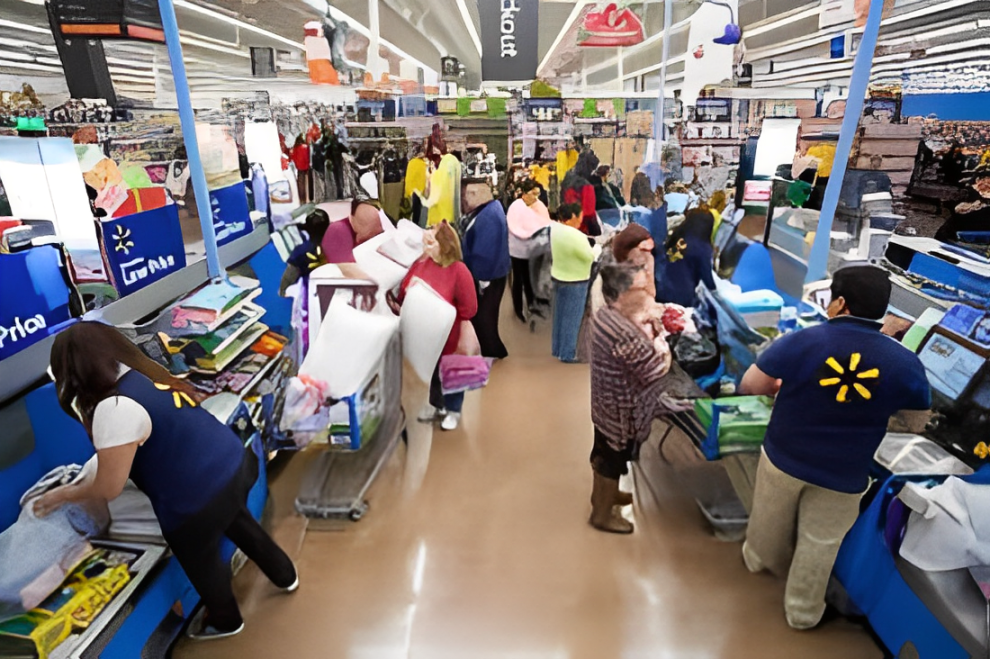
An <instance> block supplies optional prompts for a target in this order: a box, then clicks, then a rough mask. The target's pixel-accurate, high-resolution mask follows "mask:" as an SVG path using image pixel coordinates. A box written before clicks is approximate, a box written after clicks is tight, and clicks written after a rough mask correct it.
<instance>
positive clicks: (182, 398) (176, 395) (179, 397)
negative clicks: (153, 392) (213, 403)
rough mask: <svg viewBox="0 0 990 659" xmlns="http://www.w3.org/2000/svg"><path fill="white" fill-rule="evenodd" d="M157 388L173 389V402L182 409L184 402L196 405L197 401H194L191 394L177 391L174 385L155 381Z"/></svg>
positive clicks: (159, 389) (161, 389)
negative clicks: (173, 387)
mask: <svg viewBox="0 0 990 659" xmlns="http://www.w3.org/2000/svg"><path fill="white" fill-rule="evenodd" d="M154 384H155V389H157V390H158V391H171V392H172V402H173V403H174V404H175V407H176V409H180V410H181V409H182V404H183V403H186V404H188V405H189V407H196V401H194V400H193V399H192V398H191V397H190V396H189V394H187V393H185V392H184V391H175V390H173V389H172V387H170V386H168V385H167V384H160V383H158V382H155V383H154Z"/></svg>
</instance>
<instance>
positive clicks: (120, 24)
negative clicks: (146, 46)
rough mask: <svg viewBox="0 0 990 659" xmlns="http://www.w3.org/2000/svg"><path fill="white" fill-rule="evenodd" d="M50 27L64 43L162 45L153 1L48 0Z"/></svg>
mask: <svg viewBox="0 0 990 659" xmlns="http://www.w3.org/2000/svg"><path fill="white" fill-rule="evenodd" d="M47 5H48V12H49V16H50V17H51V20H52V25H54V26H56V27H57V28H58V30H59V32H60V33H61V35H62V37H63V38H65V39H72V38H80V37H85V38H87V39H139V40H141V41H153V42H155V43H165V33H164V32H163V31H162V18H161V14H159V12H158V2H157V1H156V0H123V1H121V0H49V1H48V3H47Z"/></svg>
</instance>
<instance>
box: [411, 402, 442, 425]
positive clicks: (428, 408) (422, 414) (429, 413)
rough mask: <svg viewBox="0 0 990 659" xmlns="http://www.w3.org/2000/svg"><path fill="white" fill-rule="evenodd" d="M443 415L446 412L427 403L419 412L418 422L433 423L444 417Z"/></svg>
mask: <svg viewBox="0 0 990 659" xmlns="http://www.w3.org/2000/svg"><path fill="white" fill-rule="evenodd" d="M443 415H444V410H442V409H438V408H436V407H433V406H432V405H430V404H429V403H427V404H426V405H424V406H423V408H422V409H421V410H420V411H419V414H417V415H416V420H417V421H419V422H420V423H433V422H434V421H436V420H437V418H439V417H442V416H443Z"/></svg>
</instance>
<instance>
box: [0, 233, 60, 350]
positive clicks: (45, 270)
mask: <svg viewBox="0 0 990 659" xmlns="http://www.w3.org/2000/svg"><path fill="white" fill-rule="evenodd" d="M71 322H73V318H72V314H71V313H70V311H69V287H68V286H67V285H66V283H65V275H64V271H63V269H62V255H61V254H60V252H59V250H58V248H57V247H54V246H52V245H43V246H40V247H33V248H31V249H28V250H26V251H23V252H16V253H14V254H0V359H6V358H7V357H10V356H11V355H13V354H14V353H16V352H19V351H21V350H23V349H25V348H27V347H28V346H30V345H31V344H32V343H37V342H38V341H40V340H42V339H44V338H45V337H47V336H50V335H52V334H55V333H57V332H58V331H59V330H61V329H62V328H63V327H65V326H66V325H68V324H69V323H71Z"/></svg>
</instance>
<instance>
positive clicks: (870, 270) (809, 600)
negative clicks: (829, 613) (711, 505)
mask: <svg viewBox="0 0 990 659" xmlns="http://www.w3.org/2000/svg"><path fill="white" fill-rule="evenodd" d="M890 291H891V284H890V279H889V275H888V273H887V272H886V271H885V270H883V269H881V268H876V267H873V266H851V267H847V268H843V269H841V270H839V271H837V272H836V273H835V275H834V277H833V281H832V301H831V304H829V306H828V315H829V318H830V320H829V321H828V322H827V323H824V324H822V325H819V326H817V327H813V328H809V329H804V330H801V331H799V332H794V333H792V334H788V335H785V336H784V337H782V338H781V339H779V340H778V341H777V342H775V343H774V344H773V345H772V346H771V347H770V348H769V349H768V350H767V351H766V352H764V353H763V354H762V355H761V356H760V358H759V360H758V361H757V363H756V364H755V365H754V366H753V367H751V368H750V369H749V371H748V372H747V373H746V375H745V377H744V378H743V381H742V383H741V385H740V391H741V392H742V393H744V394H759V395H768V396H773V395H776V397H777V400H776V403H775V404H774V408H773V414H772V416H771V417H770V425H769V427H768V428H767V433H766V438H765V440H764V443H763V453H762V455H761V456H760V463H759V467H758V470H757V476H756V492H755V494H754V499H753V513H752V515H751V516H750V519H749V529H748V531H747V534H746V542H745V544H744V545H743V558H744V560H745V562H746V567H748V568H749V569H750V571H752V572H758V571H760V570H763V569H767V570H770V571H771V572H772V573H774V574H776V575H778V576H786V578H787V589H786V591H785V595H784V611H785V613H786V616H787V622H788V624H790V626H791V627H794V628H795V629H809V628H812V627H814V626H816V625H817V624H818V623H819V621H820V620H821V618H822V614H823V613H824V611H825V589H826V586H827V585H828V581H829V575H830V574H831V572H832V565H833V563H834V562H835V557H836V555H837V554H838V551H839V546H840V545H841V544H842V540H843V538H844V537H845V535H846V532H848V530H849V529H850V528H851V527H852V525H853V523H854V522H855V521H856V518H857V516H858V514H859V504H860V498H861V496H862V494H863V492H864V491H865V490H866V488H867V485H868V482H869V470H870V465H871V463H872V460H873V454H874V452H875V451H876V449H877V446H879V444H880V442H881V441H882V440H883V438H884V435H885V433H886V430H887V423H888V421H889V419H890V417H891V415H893V414H894V413H896V412H898V411H899V410H902V409H908V410H926V409H928V408H929V406H930V404H931V391H930V388H929V384H928V380H927V378H926V375H925V368H924V366H923V365H922V364H921V361H920V360H919V359H918V357H917V356H915V355H914V353H912V352H911V351H909V350H908V349H907V348H904V347H903V346H901V345H900V344H899V343H897V342H896V341H894V340H893V339H891V338H889V337H887V336H885V335H883V334H881V333H880V328H881V324H880V322H879V321H880V320H881V319H882V318H883V317H884V314H885V313H886V311H887V304H888V302H889V299H890Z"/></svg>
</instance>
